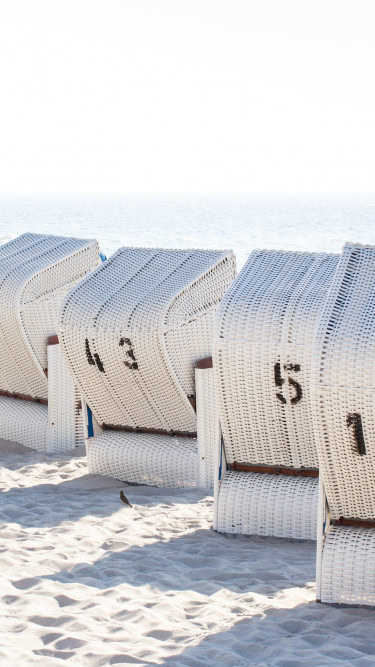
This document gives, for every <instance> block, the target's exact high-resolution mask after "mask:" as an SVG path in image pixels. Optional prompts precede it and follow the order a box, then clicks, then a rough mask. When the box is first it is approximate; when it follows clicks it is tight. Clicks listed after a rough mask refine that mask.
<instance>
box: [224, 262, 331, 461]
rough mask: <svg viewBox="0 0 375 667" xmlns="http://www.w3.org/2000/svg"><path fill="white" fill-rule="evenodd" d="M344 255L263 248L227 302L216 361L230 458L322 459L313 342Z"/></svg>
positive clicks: (226, 442) (233, 285)
mask: <svg viewBox="0 0 375 667" xmlns="http://www.w3.org/2000/svg"><path fill="white" fill-rule="evenodd" d="M337 262H338V256H336V255H330V254H325V253H307V252H278V251H273V250H255V251H254V252H252V253H251V255H250V257H249V259H248V261H247V263H246V264H245V266H244V268H243V269H242V271H241V272H240V274H239V275H238V277H237V279H236V280H235V282H234V283H233V284H232V286H231V288H230V289H229V290H228V292H227V294H226V295H225V297H224V299H223V301H222V302H221V304H220V306H219V309H218V315H217V323H216V330H215V344H214V355H213V366H214V371H215V379H216V393H217V399H218V403H219V413H220V421H221V427H222V432H223V438H224V446H225V455H226V460H227V462H228V463H229V464H234V463H237V464H250V465H254V464H256V465H258V464H259V465H271V466H286V467H293V468H300V467H307V468H316V467H317V465H318V461H317V454H316V448H315V445H314V434H313V425H312V417H311V410H310V383H311V350H312V345H313V340H314V332H315V328H316V325H317V318H318V315H319V313H320V310H321V308H322V304H323V302H324V299H325V297H326V294H327V290H328V288H329V286H330V284H331V281H332V277H333V273H334V271H335V268H336V265H337Z"/></svg>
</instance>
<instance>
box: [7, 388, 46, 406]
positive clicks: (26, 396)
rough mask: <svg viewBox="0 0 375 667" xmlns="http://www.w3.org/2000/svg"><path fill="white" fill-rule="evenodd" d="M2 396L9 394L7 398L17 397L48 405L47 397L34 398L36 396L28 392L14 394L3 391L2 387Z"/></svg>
mask: <svg viewBox="0 0 375 667" xmlns="http://www.w3.org/2000/svg"><path fill="white" fill-rule="evenodd" d="M0 396H7V398H16V399H19V400H21V401H31V402H33V403H42V404H43V405H48V400H47V398H34V396H29V395H28V394H12V393H11V392H10V391H2V390H1V389H0Z"/></svg>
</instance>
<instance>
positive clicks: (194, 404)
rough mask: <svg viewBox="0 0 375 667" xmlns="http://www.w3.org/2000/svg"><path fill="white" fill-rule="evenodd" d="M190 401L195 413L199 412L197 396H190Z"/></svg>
mask: <svg viewBox="0 0 375 667" xmlns="http://www.w3.org/2000/svg"><path fill="white" fill-rule="evenodd" d="M188 401H189V403H190V405H191V407H192V408H193V410H194V412H196V411H197V399H196V397H195V396H188Z"/></svg>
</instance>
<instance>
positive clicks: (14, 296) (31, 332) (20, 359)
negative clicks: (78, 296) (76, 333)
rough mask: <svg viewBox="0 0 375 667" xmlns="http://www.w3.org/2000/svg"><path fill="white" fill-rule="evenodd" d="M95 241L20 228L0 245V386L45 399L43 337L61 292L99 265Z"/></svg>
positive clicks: (52, 328)
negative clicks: (29, 232)
mask: <svg viewBox="0 0 375 667" xmlns="http://www.w3.org/2000/svg"><path fill="white" fill-rule="evenodd" d="M98 259H99V248H98V244H97V242H96V241H91V240H90V241H89V240H83V239H74V238H64V237H59V236H45V235H42V234H23V235H22V236H20V237H18V238H16V239H14V240H12V241H10V242H9V243H6V244H4V245H3V246H0V357H1V364H0V391H1V392H8V393H9V394H21V395H27V396H30V397H32V398H43V399H46V398H47V396H48V385H47V378H46V374H45V369H46V368H47V339H48V336H50V335H52V334H55V333H56V329H57V322H58V313H59V309H60V307H61V303H62V301H63V298H64V296H65V294H66V292H67V291H68V290H69V289H71V287H73V285H75V284H76V283H77V282H78V281H79V280H80V279H81V278H82V277H83V276H84V275H86V274H87V272H88V271H91V270H92V269H94V268H95V267H96V266H97V265H98Z"/></svg>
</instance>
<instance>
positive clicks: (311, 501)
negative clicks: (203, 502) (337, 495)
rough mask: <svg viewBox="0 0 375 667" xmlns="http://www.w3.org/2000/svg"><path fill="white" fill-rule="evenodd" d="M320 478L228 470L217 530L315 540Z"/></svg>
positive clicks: (219, 499) (220, 494)
mask: <svg viewBox="0 0 375 667" xmlns="http://www.w3.org/2000/svg"><path fill="white" fill-rule="evenodd" d="M317 507H318V480H317V479H316V478H312V477H287V476H284V475H268V474H266V473H251V472H234V471H227V472H226V473H225V474H224V476H223V479H222V481H221V485H220V493H219V498H218V525H217V530H218V531H219V532H223V533H242V534H245V535H266V536H274V537H287V538H293V539H303V540H315V539H316V522H317Z"/></svg>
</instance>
